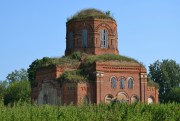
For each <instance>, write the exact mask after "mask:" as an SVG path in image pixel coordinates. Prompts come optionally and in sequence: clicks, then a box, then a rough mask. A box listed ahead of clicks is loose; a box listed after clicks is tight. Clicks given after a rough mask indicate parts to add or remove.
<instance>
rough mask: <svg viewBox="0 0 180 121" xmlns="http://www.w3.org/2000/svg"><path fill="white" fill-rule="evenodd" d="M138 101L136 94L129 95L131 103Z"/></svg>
mask: <svg viewBox="0 0 180 121" xmlns="http://www.w3.org/2000/svg"><path fill="white" fill-rule="evenodd" d="M138 101H139V99H138V97H137V96H135V95H134V96H132V97H131V104H132V103H136V102H138Z"/></svg>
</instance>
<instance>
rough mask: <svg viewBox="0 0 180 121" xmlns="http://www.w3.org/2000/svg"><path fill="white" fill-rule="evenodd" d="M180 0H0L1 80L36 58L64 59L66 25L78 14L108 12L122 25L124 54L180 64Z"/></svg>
mask: <svg viewBox="0 0 180 121" xmlns="http://www.w3.org/2000/svg"><path fill="white" fill-rule="evenodd" d="M179 6H180V0H0V80H5V79H6V76H7V75H8V74H9V73H11V72H12V71H14V70H15V69H16V70H20V69H21V68H24V69H28V67H29V65H30V64H31V63H32V62H33V61H34V60H36V59H41V58H43V57H61V56H63V55H64V51H65V44H66V43H65V41H66V40H65V38H66V21H67V18H68V17H71V16H72V15H74V14H75V13H76V12H78V11H80V10H82V9H87V8H95V9H99V10H102V11H104V12H105V11H110V13H111V15H112V16H113V17H114V18H115V20H116V22H117V26H118V48H119V52H120V55H125V56H128V57H132V58H134V59H136V60H138V61H140V62H142V63H143V64H144V65H145V66H146V68H147V71H148V66H149V65H150V64H152V63H154V62H155V61H156V60H162V59H173V60H175V61H176V62H177V63H179V64H180V7H179Z"/></svg>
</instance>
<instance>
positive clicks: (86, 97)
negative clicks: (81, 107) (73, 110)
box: [83, 95, 90, 104]
mask: <svg viewBox="0 0 180 121" xmlns="http://www.w3.org/2000/svg"><path fill="white" fill-rule="evenodd" d="M89 103H90V100H89V97H88V96H87V95H86V96H84V97H83V104H89Z"/></svg>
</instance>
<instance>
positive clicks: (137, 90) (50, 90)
mask: <svg viewBox="0 0 180 121" xmlns="http://www.w3.org/2000/svg"><path fill="white" fill-rule="evenodd" d="M73 53H79V54H81V55H82V56H80V57H79V58H78V59H75V60H73V59H72V60H71V58H70V56H71V55H72V54H73ZM64 58H65V59H67V58H70V59H69V61H64V63H61V64H54V65H53V66H47V67H42V68H39V69H38V70H37V71H36V77H35V81H36V82H37V86H35V87H32V93H31V98H32V99H33V100H37V102H38V104H52V105H64V104H66V105H68V104H70V103H73V104H75V105H78V104H83V103H95V104H99V103H109V102H111V101H114V100H116V101H119V102H127V103H130V104H131V103H134V102H137V101H140V102H142V103H158V89H157V88H156V87H155V86H153V85H148V81H147V71H146V68H145V67H144V66H143V65H142V64H141V63H139V62H137V61H136V60H134V59H131V58H128V57H124V56H122V55H121V54H120V55H119V51H118V32H117V23H116V21H115V20H114V18H113V17H111V16H110V15H109V12H106V13H104V12H101V11H99V10H96V9H86V10H82V11H80V12H78V13H77V14H75V15H74V16H72V17H71V18H70V19H68V20H67V23H66V50H65V57H64ZM73 65H74V66H73ZM87 65H88V66H87Z"/></svg>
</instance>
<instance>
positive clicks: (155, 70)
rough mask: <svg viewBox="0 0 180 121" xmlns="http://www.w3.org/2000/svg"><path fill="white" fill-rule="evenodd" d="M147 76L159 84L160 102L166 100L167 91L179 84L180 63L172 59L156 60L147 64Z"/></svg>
mask: <svg viewBox="0 0 180 121" xmlns="http://www.w3.org/2000/svg"><path fill="white" fill-rule="evenodd" d="M149 77H150V78H151V79H152V80H153V81H154V82H157V83H158V84H159V99H160V102H168V101H169V99H168V98H167V95H168V93H169V92H170V90H171V89H172V88H173V87H178V86H179V84H180V65H179V64H177V63H176V61H174V60H162V62H160V61H159V60H157V61H155V62H154V63H153V64H151V65H150V66H149Z"/></svg>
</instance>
